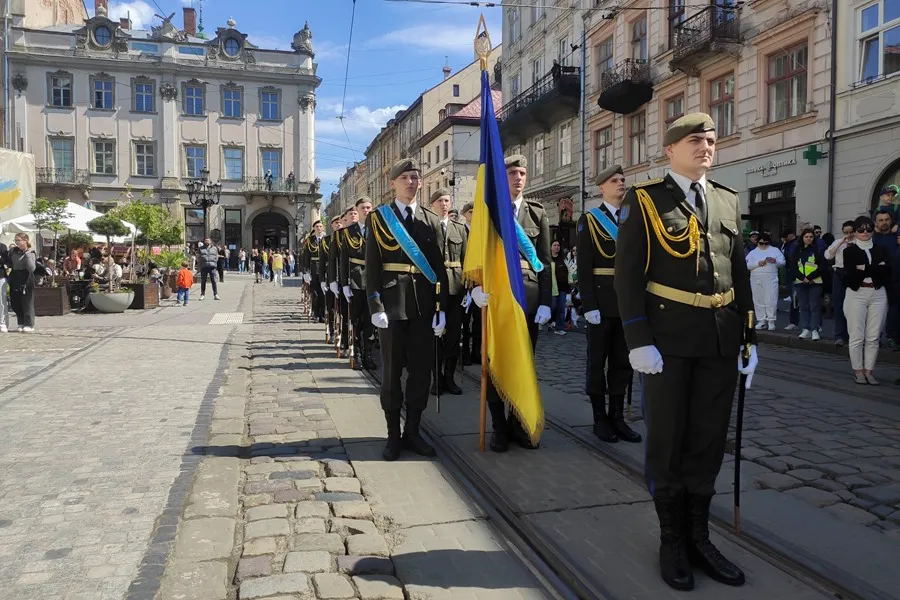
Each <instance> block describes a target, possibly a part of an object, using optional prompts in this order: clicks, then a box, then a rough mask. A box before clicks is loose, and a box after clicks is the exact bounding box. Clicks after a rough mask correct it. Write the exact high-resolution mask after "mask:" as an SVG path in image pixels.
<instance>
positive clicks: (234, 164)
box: [222, 148, 244, 181]
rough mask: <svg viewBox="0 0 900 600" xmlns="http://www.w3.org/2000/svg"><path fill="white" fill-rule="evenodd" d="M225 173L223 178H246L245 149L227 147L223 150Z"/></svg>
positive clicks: (235, 179) (233, 179)
mask: <svg viewBox="0 0 900 600" xmlns="http://www.w3.org/2000/svg"><path fill="white" fill-rule="evenodd" d="M223 158H224V164H225V175H224V176H223V177H222V178H223V179H228V180H231V181H239V180H241V179H243V178H244V149H243V148H225V149H224V150H223Z"/></svg>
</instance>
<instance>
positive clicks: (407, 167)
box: [388, 158, 419, 181]
mask: <svg viewBox="0 0 900 600" xmlns="http://www.w3.org/2000/svg"><path fill="white" fill-rule="evenodd" d="M407 171H416V172H418V171H419V163H418V162H417V161H416V159H414V158H404V159H403V160H398V161H397V162H395V163H394V166H393V167H391V172H390V173H389V174H388V179H390V180H391V181H393V180H395V179H397V178H398V177H400V176H401V175H403V174H404V173H406V172H407Z"/></svg>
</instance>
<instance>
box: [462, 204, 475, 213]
mask: <svg viewBox="0 0 900 600" xmlns="http://www.w3.org/2000/svg"><path fill="white" fill-rule="evenodd" d="M470 210H475V204H473V203H472V202H466V203H465V204H464V205H463V207H462V214H466V213H467V212H469V211H470Z"/></svg>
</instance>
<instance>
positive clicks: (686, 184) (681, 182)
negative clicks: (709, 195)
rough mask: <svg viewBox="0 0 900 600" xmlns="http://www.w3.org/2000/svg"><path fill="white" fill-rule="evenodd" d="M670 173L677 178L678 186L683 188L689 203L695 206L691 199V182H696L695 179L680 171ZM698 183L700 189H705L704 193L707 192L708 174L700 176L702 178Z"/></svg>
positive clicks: (673, 177)
mask: <svg viewBox="0 0 900 600" xmlns="http://www.w3.org/2000/svg"><path fill="white" fill-rule="evenodd" d="M669 175H671V176H672V179H674V180H675V183H677V184H678V187H680V188H681V191H682V192H684V197H685V198H687V199H688V203H689V204H690V205H691V206H694V203H693V202H692V201H691V194H690V191H691V184H692V183H694V181H693V180H692V179H691V178H690V177H685V176H684V175H679V174H678V173H675V172H674V171H669ZM697 183H699V184H700V189H702V190H703V193H706V174H704V175H703V176H702V177H700V179H699V180H698V181H697Z"/></svg>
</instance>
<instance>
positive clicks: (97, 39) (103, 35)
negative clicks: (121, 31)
mask: <svg viewBox="0 0 900 600" xmlns="http://www.w3.org/2000/svg"><path fill="white" fill-rule="evenodd" d="M111 41H112V32H111V31H110V30H109V27H106V26H105V25H100V26H99V27H97V28H96V29H94V43H95V44H97V45H98V46H100V47H101V48H106V47H107V46H109V43H110V42H111Z"/></svg>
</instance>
